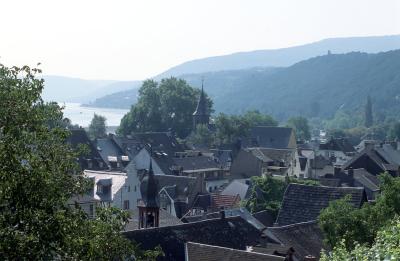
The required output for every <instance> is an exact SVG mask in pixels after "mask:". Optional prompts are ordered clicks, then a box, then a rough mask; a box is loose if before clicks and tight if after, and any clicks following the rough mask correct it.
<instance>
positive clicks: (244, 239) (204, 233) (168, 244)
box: [123, 216, 261, 260]
mask: <svg viewBox="0 0 400 261" xmlns="http://www.w3.org/2000/svg"><path fill="white" fill-rule="evenodd" d="M123 235H124V236H125V237H126V238H128V239H129V240H132V241H135V242H140V248H141V249H143V250H149V249H154V248H155V247H156V246H158V245H159V246H161V248H162V250H163V252H164V254H165V256H164V257H161V258H159V260H185V243H187V242H196V243H201V244H208V245H215V246H221V247H227V248H234V249H241V250H245V249H246V246H250V245H255V244H256V243H257V242H258V240H259V238H260V235H261V232H260V231H259V230H258V229H257V228H255V227H254V226H253V225H251V224H250V223H248V222H247V221H246V220H244V219H243V218H241V217H239V216H236V217H226V218H216V219H208V220H203V221H199V222H193V223H187V224H182V225H176V226H166V227H157V228H148V229H140V230H132V231H126V232H123Z"/></svg>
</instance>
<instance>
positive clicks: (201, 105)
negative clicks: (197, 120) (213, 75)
mask: <svg viewBox="0 0 400 261" xmlns="http://www.w3.org/2000/svg"><path fill="white" fill-rule="evenodd" d="M203 83H204V80H202V81H201V93H200V99H199V102H198V103H197V107H196V110H195V112H194V113H193V115H197V116H204V115H208V114H207V101H206V97H205V95H204V87H203Z"/></svg>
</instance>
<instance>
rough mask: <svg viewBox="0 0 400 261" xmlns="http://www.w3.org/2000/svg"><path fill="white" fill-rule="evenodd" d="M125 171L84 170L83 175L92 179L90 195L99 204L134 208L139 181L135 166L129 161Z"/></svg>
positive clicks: (138, 194)
mask: <svg viewBox="0 0 400 261" xmlns="http://www.w3.org/2000/svg"><path fill="white" fill-rule="evenodd" d="M126 170H127V171H126V172H122V171H93V170H85V171H84V175H85V176H86V177H88V178H90V179H92V180H93V183H94V185H93V190H92V191H91V194H92V196H93V197H94V198H95V199H96V200H99V201H100V204H102V205H106V206H114V207H118V208H121V209H126V210H128V209H136V207H137V202H138V200H139V199H140V198H141V194H140V188H139V185H140V182H139V178H138V175H137V171H136V168H135V166H134V164H133V163H130V164H129V165H128V166H127V168H126Z"/></svg>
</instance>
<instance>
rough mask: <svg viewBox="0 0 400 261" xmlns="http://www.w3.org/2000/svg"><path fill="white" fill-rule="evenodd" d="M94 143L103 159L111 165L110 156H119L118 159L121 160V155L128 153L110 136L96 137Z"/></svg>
mask: <svg viewBox="0 0 400 261" xmlns="http://www.w3.org/2000/svg"><path fill="white" fill-rule="evenodd" d="M94 145H95V146H96V148H97V151H98V152H99V154H100V155H101V157H102V159H103V160H104V161H105V162H106V163H107V164H108V165H110V162H109V156H111V157H117V160H118V161H119V162H121V157H122V156H126V155H127V154H126V153H124V151H123V150H122V148H121V147H120V146H119V145H118V144H117V143H115V142H114V140H113V139H111V138H109V137H107V138H102V139H96V141H95V142H94Z"/></svg>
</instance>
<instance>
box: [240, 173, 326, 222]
mask: <svg viewBox="0 0 400 261" xmlns="http://www.w3.org/2000/svg"><path fill="white" fill-rule="evenodd" d="M251 182H252V186H251V188H252V190H251V194H250V197H249V199H248V200H247V201H246V202H245V203H244V205H245V206H246V208H247V209H248V210H249V211H250V212H252V213H255V212H258V211H262V210H269V211H270V212H271V213H272V214H273V215H275V217H276V216H277V215H278V212H279V209H280V207H281V203H282V199H283V195H284V194H285V190H286V188H287V186H288V185H289V184H290V183H298V184H305V185H312V186H317V185H319V183H318V182H317V181H313V180H304V179H296V178H292V177H285V179H282V178H278V177H272V176H270V175H266V176H265V177H253V178H252V179H251Z"/></svg>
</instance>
